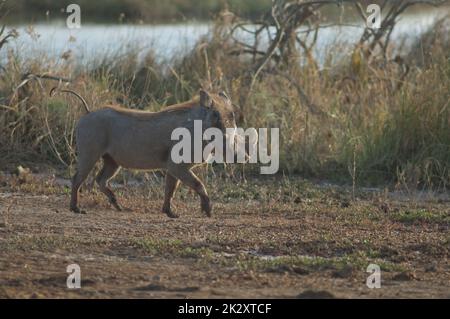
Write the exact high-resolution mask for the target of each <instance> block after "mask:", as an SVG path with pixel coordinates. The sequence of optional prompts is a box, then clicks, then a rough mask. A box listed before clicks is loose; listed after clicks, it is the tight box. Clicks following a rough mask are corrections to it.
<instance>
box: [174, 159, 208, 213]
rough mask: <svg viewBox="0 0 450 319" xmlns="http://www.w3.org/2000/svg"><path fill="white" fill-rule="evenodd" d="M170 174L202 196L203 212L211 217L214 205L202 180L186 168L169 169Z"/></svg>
mask: <svg viewBox="0 0 450 319" xmlns="http://www.w3.org/2000/svg"><path fill="white" fill-rule="evenodd" d="M169 172H170V174H171V175H173V176H175V177H176V178H178V179H179V180H180V181H182V182H183V183H184V184H186V185H187V186H189V187H190V188H192V189H193V190H194V191H195V192H196V193H197V194H198V195H199V196H200V202H201V207H202V211H203V212H205V213H206V216H208V217H211V210H212V205H211V202H210V200H209V196H208V193H207V192H206V189H205V186H204V185H203V183H202V182H201V180H200V179H199V178H198V177H197V176H195V174H194V173H193V172H192V171H191V170H190V169H189V168H187V167H185V166H180V165H178V166H175V167H173V168H169Z"/></svg>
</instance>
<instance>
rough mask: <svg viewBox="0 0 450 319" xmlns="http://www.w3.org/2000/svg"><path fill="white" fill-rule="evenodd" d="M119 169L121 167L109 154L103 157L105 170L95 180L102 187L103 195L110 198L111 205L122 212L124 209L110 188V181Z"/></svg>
mask: <svg viewBox="0 0 450 319" xmlns="http://www.w3.org/2000/svg"><path fill="white" fill-rule="evenodd" d="M119 168H120V167H119V165H117V163H116V162H115V161H114V159H113V158H112V157H111V156H109V155H108V154H105V155H103V168H102V170H101V171H100V172H99V173H98V175H97V177H96V178H95V181H96V182H97V184H98V186H99V187H100V191H101V192H102V193H103V194H105V195H106V197H108V200H109V202H110V203H111V205H113V206H114V208H115V209H117V210H118V211H121V210H122V207H121V206H120V205H119V203H118V202H117V199H116V195H115V194H114V193H113V191H112V190H111V189H110V188H109V187H108V182H109V180H110V179H111V178H113V177H114V175H116V174H117V172H118V171H119Z"/></svg>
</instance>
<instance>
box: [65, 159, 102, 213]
mask: <svg viewBox="0 0 450 319" xmlns="http://www.w3.org/2000/svg"><path fill="white" fill-rule="evenodd" d="M95 162H96V159H95V160H94V159H92V160H82V159H81V160H80V158H79V159H78V164H77V171H76V173H75V175H74V176H73V178H72V194H71V198H70V210H71V211H73V212H74V213H78V214H86V211H84V210H81V209H80V208H79V207H78V197H79V193H80V187H81V185H82V184H83V182H84V181H85V180H86V178H87V177H88V175H89V173H90V171H91V170H92V169H93V168H94V165H95Z"/></svg>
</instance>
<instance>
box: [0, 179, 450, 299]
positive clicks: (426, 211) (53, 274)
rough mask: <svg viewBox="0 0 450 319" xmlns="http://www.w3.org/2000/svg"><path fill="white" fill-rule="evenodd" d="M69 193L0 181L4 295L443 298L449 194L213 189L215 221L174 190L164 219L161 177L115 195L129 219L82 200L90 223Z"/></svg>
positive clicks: (448, 291) (120, 188)
mask: <svg viewBox="0 0 450 319" xmlns="http://www.w3.org/2000/svg"><path fill="white" fill-rule="evenodd" d="M64 184H65V183H64V182H61V180H58V179H55V178H53V177H49V176H47V177H42V176H40V177H36V176H35V177H31V178H22V179H21V178H18V177H15V176H12V175H11V176H9V175H8V176H7V175H5V174H3V175H0V213H1V216H0V297H1V298H122V297H123V298H166V297H170V298H266V297H268V298H314V297H323V298H325V297H336V298H371V297H375V298H390V297H393V298H428V297H430V298H450V263H449V248H450V235H449V233H450V232H449V226H450V199H449V194H448V193H441V194H431V195H430V194H425V195H424V194H422V193H413V194H408V193H390V192H387V191H383V190H373V189H371V190H357V192H356V194H354V195H353V193H352V190H351V188H348V187H338V186H330V185H326V184H323V183H322V184H321V183H313V182H309V181H305V180H304V179H302V178H300V177H298V178H296V177H291V178H289V179H287V178H266V179H261V178H258V179H248V180H247V181H246V182H242V181H240V182H233V181H230V180H222V179H220V178H216V179H213V178H211V179H208V180H207V185H208V186H207V188H208V190H209V192H210V194H211V198H212V201H213V203H214V208H213V215H214V216H213V217H212V218H207V217H205V216H204V215H203V214H202V213H201V212H200V204H199V200H198V199H197V198H196V197H195V196H194V194H192V193H191V192H189V191H188V190H187V189H186V188H184V187H182V188H181V189H180V190H179V191H178V192H177V194H176V197H175V199H174V203H175V205H176V207H177V209H176V211H177V213H179V215H180V216H181V217H180V218H178V219H169V218H168V217H166V216H165V215H163V214H162V213H161V212H160V206H161V204H162V187H163V186H162V184H161V181H160V180H157V179H153V180H150V181H147V183H145V184H142V185H140V184H135V185H128V186H124V185H123V184H117V185H115V186H114V189H115V191H116V192H117V194H118V197H119V199H120V201H121V203H122V204H123V205H124V206H126V207H128V208H130V210H127V211H124V212H117V211H115V210H113V209H112V208H111V207H110V205H109V204H108V203H107V201H106V200H105V198H104V197H103V195H102V194H101V193H99V192H98V191H97V189H96V188H94V189H85V190H84V191H83V193H82V194H81V203H82V206H83V208H85V209H87V212H88V213H87V214H86V215H79V214H74V213H71V212H69V210H68V208H67V207H68V201H69V195H68V191H69V189H68V187H67V186H66V185H64ZM70 264H78V265H79V266H80V269H81V288H80V289H68V288H67V286H66V280H67V276H68V275H69V274H68V273H67V272H66V267H67V266H68V265H70ZM369 264H377V265H379V266H380V268H381V288H379V289H376V288H375V289H369V288H368V287H367V285H366V279H367V277H368V276H369V275H370V273H367V272H366V269H367V267H368V265H369Z"/></svg>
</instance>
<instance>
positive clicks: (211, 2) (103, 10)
mask: <svg viewBox="0 0 450 319" xmlns="http://www.w3.org/2000/svg"><path fill="white" fill-rule="evenodd" d="M71 3H77V4H78V5H80V7H81V8H82V15H83V19H85V21H91V22H117V21H118V20H119V19H120V21H122V22H129V23H135V22H145V23H160V22H183V21H186V20H203V21H204V20H209V19H211V18H212V17H213V16H214V15H215V14H217V13H218V12H219V11H220V10H221V9H224V8H228V9H229V10H230V11H233V12H235V13H236V14H238V15H240V16H242V17H247V18H255V17H259V16H261V15H263V14H265V13H267V12H268V11H270V7H271V0H252V1H242V0H95V1H92V0H77V1H73V0H62V1H59V0H58V1H55V0H15V1H8V2H6V4H7V6H6V7H5V9H7V10H9V14H8V16H9V18H11V19H13V18H14V19H20V20H27V21H43V20H44V21H45V20H46V19H49V18H53V19H55V18H61V19H65V18H66V16H67V15H66V14H64V10H65V8H66V7H67V6H68V5H69V4H71Z"/></svg>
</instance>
